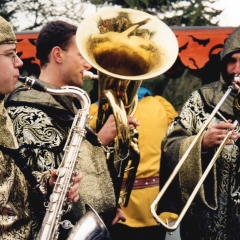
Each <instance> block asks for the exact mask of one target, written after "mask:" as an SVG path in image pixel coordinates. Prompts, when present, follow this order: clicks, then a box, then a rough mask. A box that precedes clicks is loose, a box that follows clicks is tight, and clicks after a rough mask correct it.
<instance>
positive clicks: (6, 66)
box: [0, 17, 81, 240]
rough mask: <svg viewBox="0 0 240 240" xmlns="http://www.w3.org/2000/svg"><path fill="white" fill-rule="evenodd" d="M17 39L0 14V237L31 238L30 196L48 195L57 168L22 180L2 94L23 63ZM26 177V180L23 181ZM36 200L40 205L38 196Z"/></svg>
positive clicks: (75, 190) (73, 192) (73, 194)
mask: <svg viewBox="0 0 240 240" xmlns="http://www.w3.org/2000/svg"><path fill="white" fill-rule="evenodd" d="M16 47H17V40H16V37H15V35H14V33H13V30H12V28H11V26H10V24H9V23H8V22H7V21H6V20H5V19H3V18H2V17H0V82H1V89H0V96H1V97H0V98H1V100H0V109H1V110H0V112H1V114H0V119H1V124H0V142H1V144H0V145H1V146H0V203H1V204H0V238H1V239H9V240H12V239H20V240H23V239H24V240H26V239H33V237H32V227H33V226H34V225H35V218H34V217H32V216H31V207H32V205H31V202H30V201H29V196H30V195H31V194H33V193H34V192H35V191H36V190H42V192H41V193H40V194H42V195H41V196H44V195H45V194H47V195H50V194H51V191H52V187H53V185H54V182H55V181H56V170H54V171H53V170H51V172H52V174H51V173H50V171H47V172H44V173H43V172H42V173H39V172H36V171H35V172H34V174H33V175H34V176H33V175H31V177H33V178H31V181H30V178H29V177H28V178H26V179H25V177H26V176H25V175H24V174H23V172H22V171H21V170H23V167H24V169H25V171H24V173H26V169H27V168H26V167H25V166H24V164H22V162H20V163H19V162H18V161H17V160H22V159H21V158H19V155H18V149H19V145H18V143H17V139H16V138H15V135H14V132H13V125H12V122H11V120H10V118H9V116H8V114H7V111H6V109H5V108H4V101H3V99H4V97H5V95H7V94H9V93H11V92H12V91H13V90H14V89H15V84H16V82H17V80H18V76H19V70H18V69H19V68H20V67H21V66H22V65H23V63H22V61H21V60H20V58H19V57H18V56H17V54H16ZM36 176H38V177H39V178H41V181H40V183H39V186H37V187H36V188H35V190H33V189H32V188H31V187H30V185H31V186H32V183H34V184H35V182H36V183H37V181H36V179H35V178H34V177H36ZM80 178H81V175H79V176H76V177H75V179H74V181H73V182H74V185H73V186H72V188H71V189H70V191H69V195H68V197H69V198H70V199H72V201H74V202H75V201H77V200H78V198H79V181H80ZM26 180H27V181H26ZM37 203H38V204H41V203H42V202H41V201H40V199H37Z"/></svg>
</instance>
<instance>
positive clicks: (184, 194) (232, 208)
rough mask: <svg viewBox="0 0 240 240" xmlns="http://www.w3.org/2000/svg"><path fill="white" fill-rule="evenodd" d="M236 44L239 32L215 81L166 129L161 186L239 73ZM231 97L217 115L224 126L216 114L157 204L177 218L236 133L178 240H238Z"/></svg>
mask: <svg viewBox="0 0 240 240" xmlns="http://www.w3.org/2000/svg"><path fill="white" fill-rule="evenodd" d="M239 39H240V27H238V28H236V30H235V31H234V32H233V33H232V34H231V35H230V36H229V38H228V39H227V41H226V43H225V45H224V47H223V49H222V52H221V77H220V80H219V81H216V82H212V83H210V84H208V85H205V86H202V87H201V88H200V89H199V90H198V91H195V92H193V93H192V94H191V96H190V98H189V99H188V101H187V102H186V103H185V105H184V107H183V109H182V111H181V113H180V115H179V116H178V117H177V118H176V119H175V120H174V121H173V122H172V123H171V124H170V126H169V128H168V133H167V136H166V138H165V139H164V140H163V144H162V147H163V155H162V160H161V173H160V184H161V185H163V184H164V182H165V181H166V179H167V178H168V176H169V174H170V173H171V172H172V170H173V169H174V166H176V164H177V162H178V161H179V159H180V158H181V157H182V156H183V154H184V153H185V152H186V150H187V149H188V147H189V145H190V144H191V142H192V141H193V139H194V137H195V136H196V134H197V133H198V132H199V130H200V129H201V128H202V126H203V124H204V122H205V121H206V120H207V119H208V117H209V115H210V114H211V112H212V110H213V109H214V108H215V106H216V105H217V104H218V103H219V101H220V99H222V97H223V95H224V93H225V92H226V90H227V89H228V86H230V85H231V82H232V81H233V79H234V75H235V74H240V40H239ZM235 96H236V90H233V91H232V92H231V94H230V95H229V96H228V97H227V99H226V101H225V102H224V103H223V105H222V106H221V107H220V110H219V112H220V113H221V114H222V115H223V116H224V117H225V118H226V119H227V120H229V121H228V122H224V121H223V120H222V119H221V118H220V117H219V115H216V116H215V117H214V118H213V120H212V123H211V124H210V126H209V128H208V130H206V132H205V133H204V135H203V136H202V137H201V138H200V140H199V141H198V142H197V144H196V146H195V147H194V148H193V150H192V152H191V153H190V155H189V157H188V158H187V160H186V162H185V163H184V165H183V167H182V168H181V170H180V172H179V174H178V176H177V178H176V179H175V180H174V184H173V186H171V188H169V191H168V193H166V195H165V199H163V201H160V203H159V211H173V207H174V208H175V211H176V212H177V213H179V210H181V209H182V206H181V205H182V203H184V204H185V202H186V200H187V199H188V198H189V195H190V193H191V192H192V190H193V188H194V187H195V186H196V183H197V182H198V181H199V178H200V177H201V175H202V173H203V171H204V170H205V169H206V167H207V166H208V164H209V161H210V160H211V159H212V157H213V155H214V153H215V151H216V149H217V148H218V146H219V145H220V144H221V142H222V140H223V138H224V137H225V136H226V135H227V133H228V131H229V130H231V129H235V130H234V133H233V134H232V135H231V137H230V139H229V140H228V141H227V145H226V146H225V147H224V149H223V151H222V152H221V154H220V156H219V157H218V159H217V161H216V163H215V165H214V167H213V168H212V169H211V172H210V173H209V175H208V177H207V179H206V180H205V182H204V184H203V185H202V186H201V188H200V191H199V192H198V194H197V196H196V198H195V199H194V201H193V203H192V205H191V206H190V209H189V210H188V212H187V214H186V216H185V217H184V219H183V221H182V223H181V226H180V232H181V239H183V240H185V239H204V240H205V239H208V240H209V239H212V240H213V239H214V240H217V239H219V240H220V239H221V240H223V239H231V240H234V239H239V236H240V205H239V204H240V195H239V193H240V175H239V170H240V168H239V167H240V164H239V163H240V159H239V141H237V139H238V138H239V137H240V134H239V133H238V132H239V126H237V127H236V128H235V127H234V125H233V124H232V123H233V121H234V120H236V116H235V115H234V113H233V101H234V98H235ZM178 186H179V187H178ZM177 196H178V197H177ZM165 201H166V202H165ZM181 201H182V202H181ZM165 203H166V204H165Z"/></svg>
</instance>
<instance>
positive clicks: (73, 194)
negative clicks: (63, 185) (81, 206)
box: [49, 169, 83, 202]
mask: <svg viewBox="0 0 240 240" xmlns="http://www.w3.org/2000/svg"><path fill="white" fill-rule="evenodd" d="M82 178H83V174H82V173H79V174H78V175H77V176H75V177H73V181H72V184H73V185H72V186H71V187H70V190H69V192H68V198H69V199H71V200H72V201H73V202H77V201H78V199H79V192H80V181H81V179H82ZM56 180H57V170H56V169H55V170H53V171H52V173H51V177H50V179H49V186H50V187H51V188H52V189H53V187H54V184H55V182H56Z"/></svg>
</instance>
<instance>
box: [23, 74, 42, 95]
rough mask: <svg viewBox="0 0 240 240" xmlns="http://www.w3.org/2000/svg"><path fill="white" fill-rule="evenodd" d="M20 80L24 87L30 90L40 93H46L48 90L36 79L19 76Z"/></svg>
mask: <svg viewBox="0 0 240 240" xmlns="http://www.w3.org/2000/svg"><path fill="white" fill-rule="evenodd" d="M18 80H19V81H20V82H22V83H23V84H24V86H27V87H28V88H29V89H31V88H32V89H35V90H37V91H40V92H46V88H45V87H44V86H43V85H42V84H41V83H39V82H37V81H36V80H35V79H34V78H30V77H22V76H19V77H18Z"/></svg>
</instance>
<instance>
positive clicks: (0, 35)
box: [0, 16, 17, 44]
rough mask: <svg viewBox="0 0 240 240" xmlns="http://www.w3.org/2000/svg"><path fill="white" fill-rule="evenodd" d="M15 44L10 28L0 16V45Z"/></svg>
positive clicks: (14, 37)
mask: <svg viewBox="0 0 240 240" xmlns="http://www.w3.org/2000/svg"><path fill="white" fill-rule="evenodd" d="M16 42H17V40H16V36H15V34H14V32H13V29H12V26H11V25H10V24H9V23H8V22H7V21H6V20H5V19H4V18H3V17H1V16H0V44H4V43H16Z"/></svg>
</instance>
